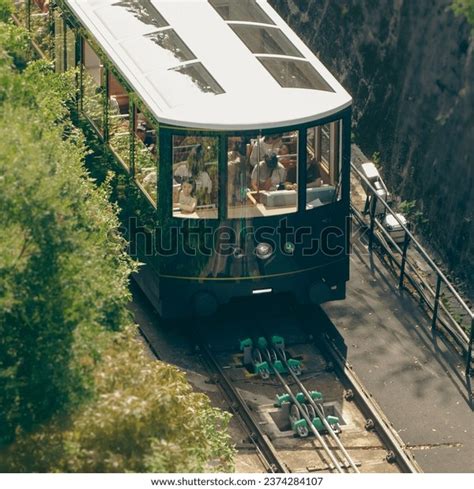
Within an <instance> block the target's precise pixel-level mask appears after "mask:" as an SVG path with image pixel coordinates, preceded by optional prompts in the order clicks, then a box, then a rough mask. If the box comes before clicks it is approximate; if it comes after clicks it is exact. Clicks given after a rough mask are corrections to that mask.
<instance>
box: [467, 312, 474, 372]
mask: <svg viewBox="0 0 474 489" xmlns="http://www.w3.org/2000/svg"><path fill="white" fill-rule="evenodd" d="M473 346H474V318H471V332H470V339H469V348H468V350H467V365H466V377H467V378H468V379H469V380H470V378H471V377H472V376H473V375H474V369H473V368H472V361H473V358H472V347H473Z"/></svg>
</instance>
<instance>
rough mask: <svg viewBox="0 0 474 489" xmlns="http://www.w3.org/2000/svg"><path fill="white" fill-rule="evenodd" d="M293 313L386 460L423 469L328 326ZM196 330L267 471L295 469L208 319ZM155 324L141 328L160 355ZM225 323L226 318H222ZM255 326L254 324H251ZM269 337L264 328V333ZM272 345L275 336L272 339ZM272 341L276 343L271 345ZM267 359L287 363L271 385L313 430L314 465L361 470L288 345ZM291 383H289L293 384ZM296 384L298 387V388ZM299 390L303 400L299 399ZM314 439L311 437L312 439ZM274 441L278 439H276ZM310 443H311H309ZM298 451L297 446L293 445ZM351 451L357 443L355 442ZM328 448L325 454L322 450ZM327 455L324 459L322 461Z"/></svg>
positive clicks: (200, 348)
mask: <svg viewBox="0 0 474 489" xmlns="http://www.w3.org/2000/svg"><path fill="white" fill-rule="evenodd" d="M294 314H295V315H296V316H297V317H298V319H297V320H298V323H299V324H300V327H301V329H302V330H305V334H306V338H309V340H308V341H310V342H311V341H314V338H316V342H317V347H318V349H319V350H321V351H322V352H323V354H324V356H325V359H326V361H327V362H328V363H329V364H330V365H333V366H334V369H335V370H336V371H337V375H338V376H339V378H340V379H341V381H342V383H343V385H344V387H345V393H346V400H348V401H353V402H354V403H356V404H357V408H358V409H359V411H360V412H362V414H363V416H364V418H365V420H366V426H365V428H366V429H369V430H370V431H373V432H374V433H376V435H377V437H378V438H379V439H380V440H381V441H382V443H383V447H385V452H384V453H385V454H386V460H387V462H389V463H390V464H392V466H394V465H396V466H397V467H398V469H399V471H400V472H408V473H413V472H420V471H421V470H420V469H419V467H418V466H417V464H416V462H415V461H414V459H413V457H412V456H411V455H410V453H409V452H408V451H407V450H406V449H405V447H404V445H403V442H402V441H401V439H400V438H399V437H398V435H397V433H396V432H395V431H394V430H393V428H392V427H391V425H390V423H389V422H388V420H387V419H386V418H385V417H384V416H383V413H381V411H380V409H379V408H378V406H377V405H376V404H375V403H374V402H373V400H372V399H371V396H370V394H369V393H367V392H366V390H365V389H364V388H363V386H362V385H361V383H360V382H359V381H358V379H357V377H356V375H355V374H354V372H353V371H352V369H351V368H350V366H348V365H347V364H346V363H345V360H344V357H343V355H342V354H341V352H340V351H339V349H338V347H337V344H336V342H335V341H334V340H333V338H331V336H330V335H329V333H328V331H327V329H326V328H324V327H323V328H322V329H321V331H319V329H318V334H317V336H316V335H314V336H313V334H314V331H312V330H311V328H310V326H308V323H311V324H314V321H313V320H312V319H311V320H309V319H308V317H306V316H305V317H301V315H299V314H298V312H297V311H294ZM193 326H194V327H193V331H192V332H189V335H190V340H191V342H192V344H193V345H195V347H196V351H197V353H198V354H199V357H200V361H201V364H202V365H203V366H204V367H205V369H206V371H207V373H208V376H209V377H210V378H211V380H212V383H213V384H216V385H217V387H218V389H219V391H220V393H221V396H222V397H223V398H224V399H225V401H226V404H227V405H228V406H229V410H230V411H231V412H232V413H233V415H234V418H235V419H236V420H237V421H238V423H239V425H240V427H241V430H242V431H243V432H244V433H245V435H246V439H247V440H248V441H249V442H250V443H251V445H252V446H253V447H254V449H255V453H256V454H257V456H258V458H259V460H260V462H261V465H262V467H263V469H264V470H266V471H267V472H274V473H288V472H292V471H293V469H294V466H293V464H291V463H288V459H287V457H286V453H285V449H284V448H283V449H282V446H281V443H279V440H278V439H276V440H275V439H274V438H273V437H270V436H269V435H268V433H267V432H266V431H265V430H264V429H263V428H262V425H265V423H262V419H261V417H260V418H259V416H258V413H257V412H256V409H255V406H251V405H249V403H248V400H246V399H244V397H243V396H242V395H241V388H239V387H238V386H237V385H236V382H235V380H234V379H232V378H231V376H230V375H228V373H227V372H228V371H229V370H228V368H229V367H228V365H226V366H223V365H222V359H219V358H218V357H219V352H218V350H219V346H218V345H214V344H212V342H209V341H208V339H207V335H206V334H205V330H206V327H207V326H208V325H201V326H202V328H200V327H199V325H197V324H196V323H194V324H193ZM153 327H156V325H155V324H153V325H148V327H146V328H143V327H141V333H142V335H143V337H144V338H145V341H146V343H147V344H148V346H149V348H150V351H151V352H152V353H153V355H154V356H156V357H158V356H159V352H160V345H159V344H157V339H156V338H154V337H153V333H152V331H151V328H153ZM220 327H221V329H222V324H220ZM253 329H254V331H255V330H256V328H253ZM263 334H264V335H265V336H267V337H268V338H269V337H270V336H269V335H268V334H267V333H266V332H265V333H263ZM268 343H269V344H270V345H271V341H270V342H268ZM273 346H274V345H273ZM263 354H264V356H266V360H267V362H269V363H270V364H271V361H272V360H274V359H275V358H278V359H279V360H280V361H281V362H282V364H283V365H284V366H285V368H286V370H287V372H288V375H282V374H281V373H279V372H278V371H274V372H272V376H273V378H272V383H271V384H272V386H273V388H275V387H276V386H278V385H279V386H281V388H283V390H284V391H285V393H286V394H287V395H288V396H289V397H290V398H291V402H292V404H293V406H292V409H293V410H294V413H297V415H298V417H299V418H300V419H302V420H303V419H304V420H305V421H306V425H307V427H308V430H309V431H310V432H311V434H312V435H313V436H312V437H308V438H307V439H306V440H307V441H306V448H304V450H305V451H306V454H305V456H306V457H309V458H310V455H309V453H310V452H311V451H313V452H314V456H313V458H314V460H315V463H314V467H317V468H315V469H314V470H318V471H320V470H326V471H330V472H339V473H348V472H349V473H350V472H352V473H357V472H360V471H361V470H360V467H361V466H362V465H363V461H362V462H361V461H356V458H357V457H356V456H354V454H353V453H351V448H352V447H351V448H349V447H346V446H345V444H344V443H343V441H341V437H340V436H338V434H337V433H336V432H335V430H333V427H332V426H331V425H330V424H329V423H328V422H327V420H326V417H325V414H324V408H323V406H322V404H319V403H318V402H316V401H315V400H314V399H313V398H312V396H311V393H310V391H311V389H310V388H309V387H308V386H307V385H305V384H306V382H305V381H303V380H301V378H299V376H298V375H296V374H295V373H294V372H293V369H292V368H291V366H290V364H289V363H288V359H287V357H286V353H285V348H284V347H283V348H278V347H273V348H270V349H269V350H268V352H263ZM290 384H291V385H290ZM296 389H297V391H298V392H296ZM301 393H302V394H303V396H304V400H302V399H301ZM315 416H317V417H319V419H320V420H321V421H322V423H323V425H324V432H325V433H324V434H321V433H320V432H319V431H318V430H317V429H316V428H315V427H314V426H313V420H314V417H315ZM309 440H310V441H309ZM298 442H299V441H298V440H295V446H296V447H297V446H298ZM275 443H276V445H275ZM308 444H309V448H308ZM292 450H293V451H294V450H295V448H292ZM352 451H353V448H352ZM322 454H324V457H323V455H322ZM323 458H324V460H325V461H324V462H323V465H321V463H322V462H321V461H322V460H323Z"/></svg>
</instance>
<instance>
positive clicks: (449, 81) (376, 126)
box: [271, 0, 474, 282]
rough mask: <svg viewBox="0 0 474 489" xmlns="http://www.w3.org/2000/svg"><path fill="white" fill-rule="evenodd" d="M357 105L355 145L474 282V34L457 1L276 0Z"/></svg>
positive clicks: (446, 256) (451, 263)
mask: <svg viewBox="0 0 474 489" xmlns="http://www.w3.org/2000/svg"><path fill="white" fill-rule="evenodd" d="M271 3H272V5H273V6H274V7H275V8H276V9H277V10H278V12H279V13H280V14H281V15H282V16H283V17H284V18H285V19H286V20H287V21H288V22H289V24H290V25H291V26H292V27H293V28H294V29H295V30H296V31H297V32H298V33H299V34H300V35H301V36H302V37H303V38H304V39H305V41H306V42H307V43H308V44H309V46H310V47H311V48H312V49H313V51H314V52H315V53H316V54H317V55H318V56H319V58H320V59H321V61H323V63H325V64H326V66H327V67H328V68H329V69H331V71H332V72H333V73H334V74H335V75H336V76H337V77H338V78H339V80H340V81H341V82H342V84H343V85H344V86H345V88H346V89H347V90H348V91H349V92H350V93H351V94H352V96H353V98H354V128H353V132H354V134H355V139H356V142H357V143H358V144H359V146H361V148H362V150H363V151H364V152H365V153H366V154H373V153H374V152H379V153H380V156H381V163H382V166H383V169H384V175H385V178H386V180H387V181H388V182H389V184H390V186H391V187H392V189H394V190H395V191H396V192H397V193H398V194H399V195H401V197H402V198H403V199H406V200H416V201H417V204H418V208H419V209H420V210H421V212H422V213H423V217H424V218H426V219H427V220H428V223H429V224H428V226H427V228H428V229H427V230H426V232H425V235H426V237H428V238H429V241H430V243H431V245H432V246H433V247H435V248H436V249H437V250H438V251H439V252H440V253H441V255H442V256H443V257H444V259H445V260H446V261H447V262H448V264H449V266H450V267H451V268H452V269H453V270H455V271H457V272H458V273H460V274H461V275H463V276H464V277H465V278H467V279H468V280H470V281H471V282H472V277H473V276H474V244H473V240H474V218H473V213H474V190H473V185H474V86H473V85H474V84H473V82H474V63H473V51H474V34H473V35H472V37H470V32H471V29H470V26H469V25H468V23H467V21H466V20H465V19H464V18H462V17H455V15H454V14H453V13H452V12H451V10H450V9H449V5H450V3H451V1H450V0H416V1H413V0H336V1H335V0H271Z"/></svg>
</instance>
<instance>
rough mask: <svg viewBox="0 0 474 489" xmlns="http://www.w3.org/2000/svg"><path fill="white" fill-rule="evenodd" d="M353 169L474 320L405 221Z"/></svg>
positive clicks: (357, 170)
mask: <svg viewBox="0 0 474 489" xmlns="http://www.w3.org/2000/svg"><path fill="white" fill-rule="evenodd" d="M351 168H352V171H354V172H355V173H356V174H357V175H358V176H359V178H360V179H361V180H362V181H363V182H364V184H366V185H367V187H368V188H369V189H370V190H371V191H372V193H373V196H375V198H376V199H377V200H378V201H379V202H381V203H382V204H383V206H384V207H385V209H386V210H387V211H388V212H389V214H391V215H392V216H393V217H394V218H395V219H396V221H397V222H398V224H400V226H401V227H402V228H403V229H404V231H405V232H406V233H407V235H408V236H409V238H410V240H411V242H412V243H414V244H415V245H416V247H417V248H418V251H419V252H420V253H421V255H422V256H423V258H424V259H425V260H426V261H427V262H428V264H429V265H430V266H431V268H432V269H433V270H434V271H435V272H436V273H437V275H438V276H439V277H441V280H442V281H443V282H444V283H445V284H446V285H447V286H448V288H449V290H450V291H451V293H452V294H453V295H454V296H455V297H456V299H457V300H458V302H459V303H460V304H461V305H462V306H463V308H464V309H465V310H466V312H468V314H469V315H470V316H471V319H474V312H473V311H471V309H470V308H469V306H468V305H467V304H466V302H465V301H464V300H463V298H462V297H461V296H460V295H459V293H458V291H457V290H456V289H455V288H454V286H453V285H452V284H451V282H450V281H449V280H448V279H447V277H446V276H445V275H444V273H443V272H442V271H441V270H440V269H439V267H438V266H437V265H436V263H435V262H434V261H433V260H432V258H431V257H430V256H429V255H428V253H427V252H426V251H425V249H424V248H423V247H422V246H421V244H420V243H419V242H418V241H417V239H416V238H415V237H414V236H413V234H412V233H411V232H410V231H409V229H408V228H407V227H406V225H405V224H404V223H403V221H402V220H401V219H400V218H399V217H398V216H397V214H396V213H395V212H394V211H393V209H392V208H391V207H390V206H389V205H388V204H387V203H386V202H385V200H383V199H382V198H381V197H380V196H379V195H378V194H377V191H376V189H375V187H374V186H373V185H372V184H371V183H370V181H369V180H368V179H367V178H366V176H365V175H364V174H363V173H362V172H361V171H360V170H359V169H358V168H357V167H356V166H355V164H354V163H353V162H351Z"/></svg>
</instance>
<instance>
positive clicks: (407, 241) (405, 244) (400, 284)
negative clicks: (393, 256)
mask: <svg viewBox="0 0 474 489" xmlns="http://www.w3.org/2000/svg"><path fill="white" fill-rule="evenodd" d="M409 244H410V236H409V235H408V233H405V241H404V242H403V255H402V264H401V266H400V280H399V282H398V288H399V289H403V279H404V278H405V266H406V262H407V253H408V246H409Z"/></svg>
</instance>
